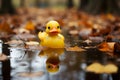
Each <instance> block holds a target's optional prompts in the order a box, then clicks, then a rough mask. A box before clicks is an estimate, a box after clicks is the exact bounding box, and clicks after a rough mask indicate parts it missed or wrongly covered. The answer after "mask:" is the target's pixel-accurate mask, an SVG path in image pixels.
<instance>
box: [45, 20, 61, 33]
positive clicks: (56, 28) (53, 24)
mask: <svg viewBox="0 0 120 80" xmlns="http://www.w3.org/2000/svg"><path fill="white" fill-rule="evenodd" d="M46 32H47V33H48V34H51V35H56V34H58V33H60V32H61V29H60V25H59V23H58V22H57V21H49V22H48V23H47V24H46Z"/></svg>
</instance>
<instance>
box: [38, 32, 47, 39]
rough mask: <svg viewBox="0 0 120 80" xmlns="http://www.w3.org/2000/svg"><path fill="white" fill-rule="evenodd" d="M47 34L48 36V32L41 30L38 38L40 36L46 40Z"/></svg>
mask: <svg viewBox="0 0 120 80" xmlns="http://www.w3.org/2000/svg"><path fill="white" fill-rule="evenodd" d="M46 36H47V33H46V32H39V33H38V38H39V39H40V40H44V39H45V37H46Z"/></svg>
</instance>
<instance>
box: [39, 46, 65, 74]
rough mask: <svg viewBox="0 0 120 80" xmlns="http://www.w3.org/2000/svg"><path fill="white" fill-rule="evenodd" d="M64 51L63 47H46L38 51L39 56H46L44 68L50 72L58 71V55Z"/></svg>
mask: <svg viewBox="0 0 120 80" xmlns="http://www.w3.org/2000/svg"><path fill="white" fill-rule="evenodd" d="M63 53H64V49H63V48H46V49H44V50H43V51H41V52H40V54H39V55H40V56H47V57H48V58H47V60H46V69H47V71H48V72H50V73H55V72H58V71H59V65H60V60H59V56H60V55H61V54H63Z"/></svg>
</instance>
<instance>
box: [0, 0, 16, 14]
mask: <svg viewBox="0 0 120 80" xmlns="http://www.w3.org/2000/svg"><path fill="white" fill-rule="evenodd" d="M7 13H8V14H14V13H15V9H14V7H13V5H12V0H1V8H0V14H7Z"/></svg>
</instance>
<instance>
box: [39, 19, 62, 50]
mask: <svg viewBox="0 0 120 80" xmlns="http://www.w3.org/2000/svg"><path fill="white" fill-rule="evenodd" d="M60 32H61V30H60V25H59V23H58V22H56V21H49V22H48V23H47V25H46V30H45V32H39V34H38V37H39V38H40V41H41V42H40V44H41V45H42V46H44V47H49V48H64V36H63V35H61V34H60Z"/></svg>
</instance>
